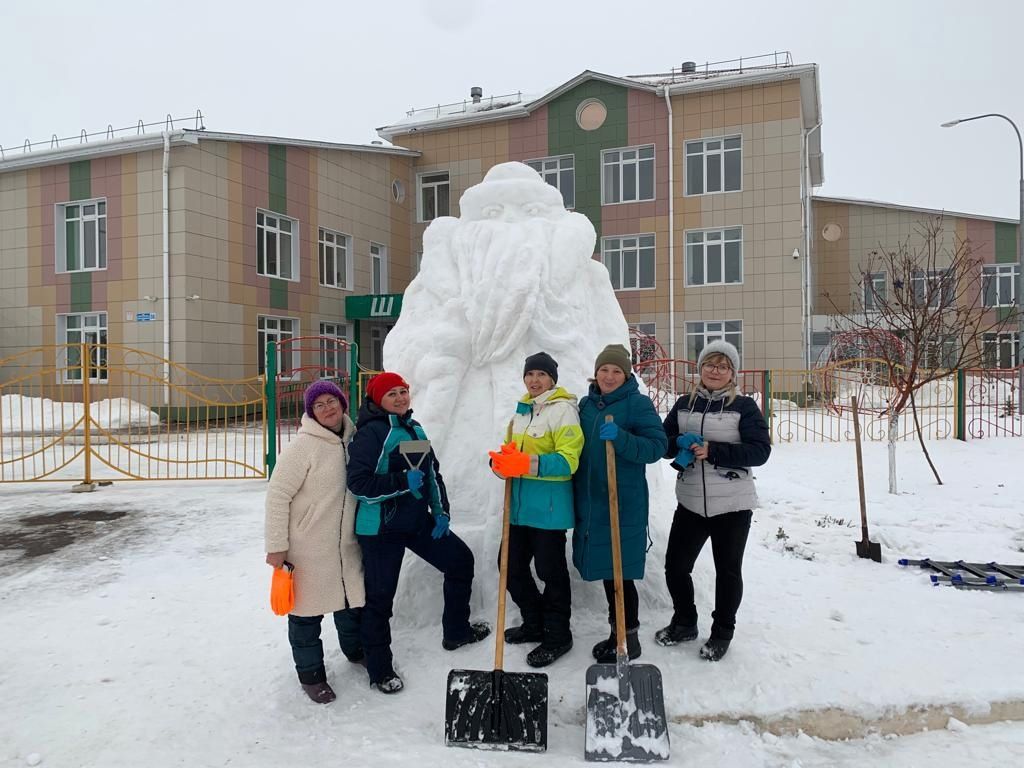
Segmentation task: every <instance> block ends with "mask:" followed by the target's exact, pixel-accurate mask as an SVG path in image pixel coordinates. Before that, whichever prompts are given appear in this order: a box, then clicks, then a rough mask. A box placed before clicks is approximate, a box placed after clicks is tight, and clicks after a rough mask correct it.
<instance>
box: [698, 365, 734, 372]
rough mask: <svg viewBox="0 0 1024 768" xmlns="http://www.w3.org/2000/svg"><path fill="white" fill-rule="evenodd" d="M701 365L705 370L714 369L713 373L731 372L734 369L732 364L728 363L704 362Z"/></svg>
mask: <svg viewBox="0 0 1024 768" xmlns="http://www.w3.org/2000/svg"><path fill="white" fill-rule="evenodd" d="M701 367H702V368H703V369H704V370H705V371H712V372H713V373H729V372H730V371H731V370H732V366H731V365H729V364H728V363H704V365H703V366H701Z"/></svg>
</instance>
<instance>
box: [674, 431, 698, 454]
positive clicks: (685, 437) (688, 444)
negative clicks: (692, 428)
mask: <svg viewBox="0 0 1024 768" xmlns="http://www.w3.org/2000/svg"><path fill="white" fill-rule="evenodd" d="M695 445H704V437H703V436H702V435H698V434H697V433H696V432H684V433H683V434H681V435H680V436H679V437H677V438H676V447H678V448H681V449H682V450H687V449H689V448H693V446H695Z"/></svg>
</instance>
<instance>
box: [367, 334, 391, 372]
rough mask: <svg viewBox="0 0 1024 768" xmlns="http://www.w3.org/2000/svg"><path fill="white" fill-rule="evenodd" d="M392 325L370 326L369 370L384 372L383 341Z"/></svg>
mask: <svg viewBox="0 0 1024 768" xmlns="http://www.w3.org/2000/svg"><path fill="white" fill-rule="evenodd" d="M392 328H394V326H393V325H380V324H376V323H375V324H374V325H371V326H370V370H373V371H382V370H384V339H385V338H387V335H388V331H390V330H391V329H392Z"/></svg>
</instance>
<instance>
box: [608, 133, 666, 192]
mask: <svg viewBox="0 0 1024 768" xmlns="http://www.w3.org/2000/svg"><path fill="white" fill-rule="evenodd" d="M647 150H650V157H641V156H640V155H641V153H643V152H646V151H647ZM612 155H616V156H617V157H616V158H615V159H611V157H612ZM626 155H631V156H630V157H626ZM656 159H657V153H656V151H655V147H654V145H653V144H638V145H637V146H635V147H617V148H614V149H605V150H602V151H601V205H621V204H623V203H645V202H648V201H650V200H654V199H655V198H656V197H657V189H658V179H657V175H656V171H657V169H656V164H655V161H656ZM648 163H649V164H650V170H651V196H650V197H640V166H641V164H648ZM613 167H618V169H619V172H618V183H617V184H615V183H609V182H610V180H609V178H608V172H609V169H611V168H613ZM626 167H633V168H635V170H634V173H635V176H634V179H635V182H636V186H635V188H634V191H635V193H636V197H632V198H629V199H626V198H625V197H624V195H623V192H624V181H625V177H626V174H625V173H624V172H623V171H624V169H625V168H626Z"/></svg>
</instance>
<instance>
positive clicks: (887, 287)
mask: <svg viewBox="0 0 1024 768" xmlns="http://www.w3.org/2000/svg"><path fill="white" fill-rule="evenodd" d="M912 239H913V243H912V242H911V240H912ZM982 267H983V261H982V260H981V259H980V258H978V257H977V256H975V254H974V250H973V248H972V245H971V243H970V241H969V240H963V239H961V238H959V237H956V236H955V235H954V236H953V237H952V244H951V245H947V243H946V237H945V234H944V231H943V218H942V217H941V216H937V217H935V218H933V219H930V220H927V221H924V222H922V223H921V224H919V226H918V228H917V237H916V238H907V239H906V240H904V241H903V242H900V243H898V244H897V245H896V246H895V247H893V248H890V249H886V248H885V247H883V246H881V245H880V246H879V248H878V249H877V250H874V251H871V252H870V253H868V254H867V255H866V259H865V261H864V263H863V265H862V268H861V269H860V270H859V272H858V273H857V274H855V276H854V284H855V285H856V286H857V289H858V290H857V291H856V292H855V293H853V295H852V296H851V299H852V300H851V301H850V303H849V309H847V308H846V307H845V306H844V307H840V306H839V305H837V303H836V301H835V300H834V298H835V297H833V296H831V295H830V294H829V293H827V292H826V293H825V294H824V295H825V298H826V299H827V300H828V302H829V304H830V305H831V307H832V309H833V312H834V314H835V315H836V316H837V322H838V324H839V325H840V326H842V329H843V330H845V331H853V332H854V333H863V334H865V335H866V336H869V335H871V334H874V333H877V331H878V330H880V329H881V330H885V331H887V332H888V333H890V334H892V335H894V336H895V337H897V338H898V339H899V340H900V342H901V343H900V344H898V345H880V346H879V347H878V350H879V353H880V354H882V355H883V356H884V360H885V362H886V365H885V366H884V368H885V371H884V375H885V376H886V377H887V379H888V381H887V382H886V385H887V386H888V387H889V388H890V390H891V392H892V396H891V398H890V399H889V402H888V406H887V408H886V412H887V414H888V418H889V430H888V432H889V492H890V493H896V443H895V441H896V433H897V430H898V427H899V418H900V416H901V415H902V414H903V413H904V412H905V411H906V410H907V408H908V407H909V409H910V410H911V412H912V414H913V418H914V428H915V431H916V432H917V436H918V441H919V442H920V444H921V450H922V451H923V452H924V455H925V458H926V459H927V461H928V466H929V467H931V470H932V473H933V474H934V475H935V479H936V481H937V482H938V483H939V484H940V485H941V484H942V479H941V478H940V477H939V473H938V471H937V470H936V468H935V464H934V462H933V461H932V459H931V456H930V455H929V453H928V448H927V447H926V446H925V442H924V436H923V435H922V432H921V425H920V421H919V419H918V416H917V402H916V399H915V394H916V393H918V392H920V390H921V389H922V388H924V387H927V386H928V385H929V384H931V383H932V382H935V381H938V380H940V379H943V378H945V377H947V376H948V375H949V371H951V370H953V369H957V368H984V367H986V363H988V362H989V361H988V360H987V357H986V347H985V337H986V335H987V334H998V333H999V332H1001V331H1006V330H1008V329H1009V330H1012V329H1014V328H1015V327H1016V325H1017V323H1018V319H1019V317H1020V301H1019V298H1018V299H1017V301H1016V302H1015V303H1014V304H1013V305H1012V306H1010V307H1002V308H1000V309H999V310H996V309H993V308H991V307H990V306H988V304H990V303H991V301H990V300H988V299H987V294H991V286H990V285H989V284H988V278H987V277H986V276H985V275H984V271H983V269H982ZM880 275H884V276H885V277H884V278H881V279H879V277H878V276H880Z"/></svg>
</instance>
